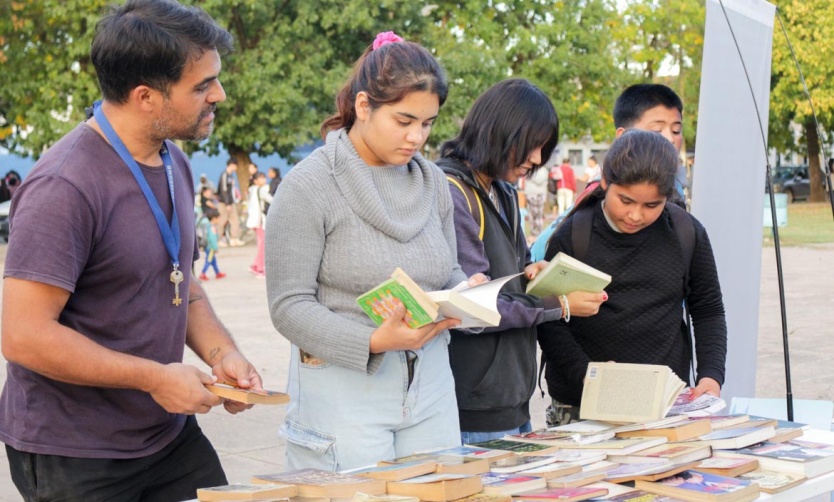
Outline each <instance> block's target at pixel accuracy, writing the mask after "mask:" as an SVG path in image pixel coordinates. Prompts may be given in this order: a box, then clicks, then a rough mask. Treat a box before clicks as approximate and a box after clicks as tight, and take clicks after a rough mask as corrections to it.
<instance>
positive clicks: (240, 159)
mask: <svg viewBox="0 0 834 502" xmlns="http://www.w3.org/2000/svg"><path fill="white" fill-rule="evenodd" d="M229 155H230V156H231V157H232V158H233V159H235V161H236V162H237V180H238V183H240V192H241V197H243V198H245V197H246V196H245V195H244V194H246V193H247V192H248V191H249V164H251V163H252V159H251V158H250V157H249V152H247V151H245V150H243V149H242V148H240V147H239V146H235V145H229Z"/></svg>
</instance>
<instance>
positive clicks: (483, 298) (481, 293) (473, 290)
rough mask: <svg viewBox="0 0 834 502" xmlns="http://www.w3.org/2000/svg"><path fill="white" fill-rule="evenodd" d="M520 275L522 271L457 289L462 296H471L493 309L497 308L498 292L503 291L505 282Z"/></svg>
mask: <svg viewBox="0 0 834 502" xmlns="http://www.w3.org/2000/svg"><path fill="white" fill-rule="evenodd" d="M520 275H521V272H519V273H517V274H512V275H507V276H504V277H501V278H498V279H493V280H491V281H488V282H485V283H483V284H478V285H477V286H472V287H468V288H463V289H455V290H456V291H457V292H458V293H460V294H461V296H464V297H466V298H469V299H470V300H472V301H474V302H475V303H478V304H479V305H483V306H484V307H489V308H491V309H492V310H496V309H497V306H496V302H497V301H498V293H500V292H501V288H503V287H504V284H507V283H508V282H510V281H511V280H513V279H515V278H516V277H518V276H520Z"/></svg>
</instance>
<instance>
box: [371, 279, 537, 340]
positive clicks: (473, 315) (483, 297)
mask: <svg viewBox="0 0 834 502" xmlns="http://www.w3.org/2000/svg"><path fill="white" fill-rule="evenodd" d="M519 275H521V274H515V275H508V276H506V277H502V278H500V279H494V280H492V281H488V282H486V283H483V284H479V285H477V286H472V287H470V286H468V285H467V284H466V283H462V284H459V285H458V286H456V287H455V288H452V289H447V290H443V291H432V292H425V291H424V290H423V289H422V288H421V287H420V286H419V285H418V284H417V283H416V282H414V280H413V279H412V278H411V277H409V276H408V274H406V273H405V271H404V270H402V269H401V268H399V267H398V268H396V269H395V270H394V272H393V273H392V274H391V278H390V279H388V280H386V281H383V282H382V283H381V284H379V285H377V286H376V287H374V288H373V289H371V290H370V291H368V292H366V293H364V294H362V295H360V296H359V298H357V299H356V303H357V304H358V305H359V307H361V308H362V310H364V311H365V313H366V314H367V315H368V317H370V318H371V320H373V321H374V323H375V324H376V325H377V326H379V325H381V324H382V323H383V321H384V320H385V319H386V318H387V317H388V316H389V315H391V313H392V312H393V309H394V306H395V302H394V299H395V298H396V299H397V300H399V301H400V302H402V303H403V305H404V306H405V308H406V316H405V322H406V324H408V326H409V327H411V328H419V327H422V326H425V325H426V324H429V323H431V322H435V321H438V320H440V319H448V318H453V319H459V320H460V321H461V323H460V325H459V326H458V327H459V328H478V327H488V326H498V323H499V322H500V321H501V314H499V313H498V307H497V303H496V301H497V298H498V292H499V291H500V290H501V288H502V287H503V286H504V284H506V283H507V282H509V281H510V280H512V279H514V278H515V277H517V276H519Z"/></svg>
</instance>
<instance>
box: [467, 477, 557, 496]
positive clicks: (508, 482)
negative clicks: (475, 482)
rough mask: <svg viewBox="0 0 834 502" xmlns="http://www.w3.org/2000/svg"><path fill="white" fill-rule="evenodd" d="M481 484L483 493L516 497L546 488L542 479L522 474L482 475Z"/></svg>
mask: <svg viewBox="0 0 834 502" xmlns="http://www.w3.org/2000/svg"><path fill="white" fill-rule="evenodd" d="M481 483H482V484H483V486H484V493H492V494H496V493H497V494H504V495H517V494H519V493H524V492H529V491H532V490H539V489H542V488H545V487H546V486H547V480H545V479H544V478H540V477H538V476H525V475H522V474H497V473H489V474H482V475H481Z"/></svg>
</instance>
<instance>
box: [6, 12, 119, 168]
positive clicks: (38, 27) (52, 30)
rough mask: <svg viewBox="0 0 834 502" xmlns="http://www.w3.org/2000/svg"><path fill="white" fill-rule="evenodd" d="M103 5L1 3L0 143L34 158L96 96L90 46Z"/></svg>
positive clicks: (81, 114)
mask: <svg viewBox="0 0 834 502" xmlns="http://www.w3.org/2000/svg"><path fill="white" fill-rule="evenodd" d="M105 5H106V0H12V1H3V2H0V144H2V145H3V146H4V147H6V148H9V149H11V150H14V151H24V152H27V153H29V152H31V153H33V154H34V155H35V156H37V155H38V154H40V153H41V152H42V151H43V150H44V149H45V148H47V147H48V146H50V145H51V144H52V143H54V142H55V141H56V140H57V139H58V138H60V137H61V136H63V135H64V134H66V133H67V132H68V131H69V130H70V129H72V128H73V127H74V126H75V125H76V124H77V123H78V122H79V121H81V120H83V119H84V110H83V108H84V107H85V106H89V105H91V104H92V103H93V100H95V99H96V98H97V97H98V87H97V83H96V80H95V72H94V70H93V68H92V64H90V43H91V41H92V36H93V30H94V29H95V24H96V21H97V20H98V18H99V17H100V15H101V12H102V9H103V7H104V6H105Z"/></svg>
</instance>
